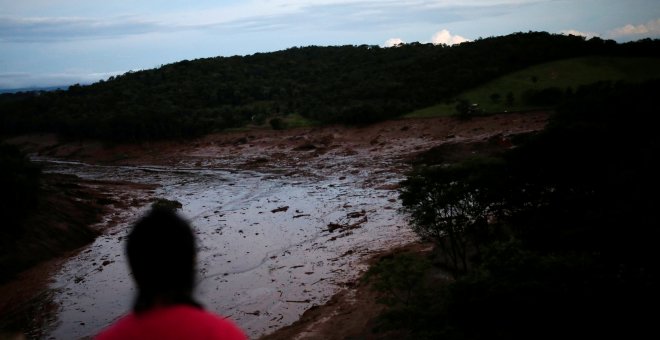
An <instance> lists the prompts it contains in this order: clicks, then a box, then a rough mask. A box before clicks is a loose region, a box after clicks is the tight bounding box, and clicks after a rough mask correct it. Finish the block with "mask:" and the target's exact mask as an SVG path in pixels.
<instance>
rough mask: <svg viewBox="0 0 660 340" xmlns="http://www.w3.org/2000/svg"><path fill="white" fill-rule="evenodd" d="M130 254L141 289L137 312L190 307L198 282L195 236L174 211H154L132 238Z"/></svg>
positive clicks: (153, 209) (129, 244)
mask: <svg viewBox="0 0 660 340" xmlns="http://www.w3.org/2000/svg"><path fill="white" fill-rule="evenodd" d="M126 254H127V256H128V262H129V265H130V268H131V271H132V273H133V278H134V279H135V283H136V284H137V288H138V295H137V298H136V300H135V304H134V305H133V310H134V311H135V312H136V313H140V312H143V311H145V310H148V309H150V308H152V307H154V306H156V305H173V304H187V305H192V306H196V307H201V306H200V305H199V304H198V303H197V302H196V301H194V299H193V298H192V292H193V286H194V283H195V261H196V248H195V236H194V235H193V232H192V229H191V227H190V225H189V224H188V222H186V221H185V220H184V219H183V218H181V217H180V216H179V215H177V213H176V212H174V211H173V210H171V209H164V208H152V210H151V211H150V212H149V213H147V214H146V215H145V216H143V217H142V218H141V219H140V220H139V221H137V223H135V225H134V226H133V230H132V231H131V233H130V234H129V235H128V240H127V242H126Z"/></svg>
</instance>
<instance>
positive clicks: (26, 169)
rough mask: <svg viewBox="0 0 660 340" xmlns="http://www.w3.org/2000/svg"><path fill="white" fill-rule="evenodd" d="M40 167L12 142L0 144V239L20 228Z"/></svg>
mask: <svg viewBox="0 0 660 340" xmlns="http://www.w3.org/2000/svg"><path fill="white" fill-rule="evenodd" d="M40 177H41V170H40V169H39V167H38V166H36V165H35V164H34V163H32V162H30V160H28V158H27V157H26V156H25V155H24V154H23V153H22V152H21V151H20V150H19V149H18V148H17V147H15V146H13V145H7V144H4V143H2V144H0V187H1V188H2V195H0V214H1V215H2V216H3V221H4V222H3V223H2V228H0V239H2V240H3V241H2V242H3V243H2V244H3V245H4V242H6V241H8V240H10V239H11V238H12V237H15V236H17V235H18V234H20V233H21V232H22V224H23V222H24V220H25V216H26V215H27V214H26V213H27V212H28V211H30V210H32V209H33V208H34V206H35V205H36V202H37V197H38V193H39V187H40Z"/></svg>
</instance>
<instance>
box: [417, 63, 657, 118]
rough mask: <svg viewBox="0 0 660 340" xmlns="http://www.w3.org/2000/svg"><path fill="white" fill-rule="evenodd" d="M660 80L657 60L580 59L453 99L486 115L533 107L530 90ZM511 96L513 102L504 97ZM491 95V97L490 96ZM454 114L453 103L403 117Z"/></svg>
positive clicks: (534, 70) (514, 75)
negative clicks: (478, 108) (457, 99)
mask: <svg viewBox="0 0 660 340" xmlns="http://www.w3.org/2000/svg"><path fill="white" fill-rule="evenodd" d="M653 78H660V58H643V57H600V56H599V57H581V58H572V59H566V60H560V61H554V62H549V63H544V64H540V65H535V66H532V67H529V68H526V69H524V70H521V71H517V72H513V73H511V74H508V75H505V76H502V77H499V78H497V79H495V80H492V81H489V82H487V83H486V84H483V85H481V86H478V87H476V88H474V89H471V90H468V91H465V92H463V93H461V94H459V95H458V96H457V98H461V99H465V100H467V101H468V102H470V103H476V104H479V107H480V108H481V109H482V110H484V111H486V112H503V111H519V110H529V109H534V108H536V106H534V105H530V104H529V103H526V102H525V97H526V93H529V91H530V90H535V91H540V90H543V89H547V88H559V89H561V90H563V91H565V90H567V89H569V88H571V89H577V88H578V87H579V86H581V85H586V84H591V83H595V82H598V81H614V82H616V81H619V80H622V81H626V82H640V81H644V80H648V79H653ZM509 93H511V94H513V101H507V95H508V94H509ZM494 94H495V96H493V95H494ZM454 113H456V103H454V102H452V103H444V104H438V105H434V106H430V107H427V108H424V109H420V110H416V111H413V112H412V113H409V114H407V115H405V117H432V116H445V115H452V114H454Z"/></svg>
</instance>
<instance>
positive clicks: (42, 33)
mask: <svg viewBox="0 0 660 340" xmlns="http://www.w3.org/2000/svg"><path fill="white" fill-rule="evenodd" d="M527 31H547V32H551V33H572V34H582V35H586V36H589V37H591V36H600V37H602V38H606V39H614V40H617V41H620V42H622V41H630V40H637V39H641V38H645V37H651V38H660V2H659V1H658V0H436V1H430V0H429V1H426V0H386V1H370V0H244V1H237V0H227V1H211V0H202V1H189V0H187V1H183V0H158V1H156V0H0V89H7V88H21V87H29V86H53V85H67V84H73V83H78V82H80V83H89V82H93V81H97V80H100V79H106V78H108V77H109V76H110V75H114V74H122V73H125V72H126V71H129V70H140V69H148V68H154V67H158V66H160V65H162V64H167V63H172V62H176V61H179V60H183V59H190V60H192V59H197V58H205V57H213V56H230V55H245V54H252V53H256V52H269V51H276V50H282V49H286V48H289V47H293V46H309V45H319V46H327V45H346V44H352V45H361V44H369V45H381V46H391V45H392V44H396V43H400V42H406V43H408V42H414V41H419V42H433V43H446V44H454V43H460V42H463V41H466V40H473V39H476V38H479V37H484V38H485V37H490V36H497V35H505V34H509V33H513V32H527Z"/></svg>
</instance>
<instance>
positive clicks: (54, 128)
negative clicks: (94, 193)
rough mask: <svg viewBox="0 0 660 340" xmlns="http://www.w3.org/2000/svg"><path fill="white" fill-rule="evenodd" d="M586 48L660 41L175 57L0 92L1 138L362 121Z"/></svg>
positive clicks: (549, 38) (539, 39)
mask: <svg viewBox="0 0 660 340" xmlns="http://www.w3.org/2000/svg"><path fill="white" fill-rule="evenodd" d="M584 55H610V56H616V55H619V56H653V57H657V56H660V42H659V41H657V40H650V39H646V40H641V41H638V42H633V43H626V44H617V43H615V42H614V41H605V40H601V39H598V38H592V39H590V40H585V39H584V38H583V37H576V36H563V35H553V34H549V33H542V32H541V33H539V32H530V33H516V34H512V35H508V36H502V37H493V38H486V39H479V40H477V41H474V42H469V43H464V44H460V45H455V46H445V45H432V44H420V43H412V44H406V45H401V46H399V47H396V48H380V47H378V46H367V45H362V46H338V47H316V46H310V47H301V48H291V49H288V50H284V51H279V52H273V53H258V54H254V55H250V56H244V57H238V56H235V57H218V58H209V59H199V60H194V61H182V62H178V63H174V64H171V65H165V66H162V67H160V68H158V69H153V70H144V71H138V72H128V73H126V74H124V75H122V76H118V77H113V78H111V79H108V81H102V82H99V83H96V84H93V85H90V86H79V85H76V86H72V87H70V88H69V89H68V90H67V91H53V92H37V93H18V94H4V95H0V110H1V112H2V113H1V115H0V134H10V133H12V134H13V133H26V132H57V133H59V134H61V135H63V136H69V137H72V138H100V139H105V140H114V141H133V140H145V139H158V138H172V137H187V136H195V135H199V134H203V133H206V132H209V131H213V130H219V129H224V128H229V127H238V126H243V125H245V124H246V123H248V122H257V123H262V122H265V121H267V120H269V119H271V118H277V117H284V116H287V115H291V114H294V115H296V116H302V117H304V118H306V119H311V120H315V121H321V122H342V123H349V124H359V123H369V122H373V121H378V120H383V119H387V118H390V117H394V116H398V115H401V114H404V113H408V112H410V111H413V110H416V109H420V108H423V107H427V106H429V105H433V104H438V103H443V102H447V101H451V100H453V98H454V97H455V96H456V95H457V94H459V93H461V92H462V91H464V90H467V89H470V88H473V87H475V86H477V85H479V84H482V83H484V82H485V81H488V80H491V79H493V78H495V77H497V76H500V75H504V74H507V73H510V72H512V71H516V70H520V69H523V68H525V67H528V66H530V65H534V64H538V63H542V62H547V61H552V60H558V59H563V58H569V57H577V56H584ZM502 96H505V94H502ZM275 122H277V121H275ZM276 127H279V125H276Z"/></svg>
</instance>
